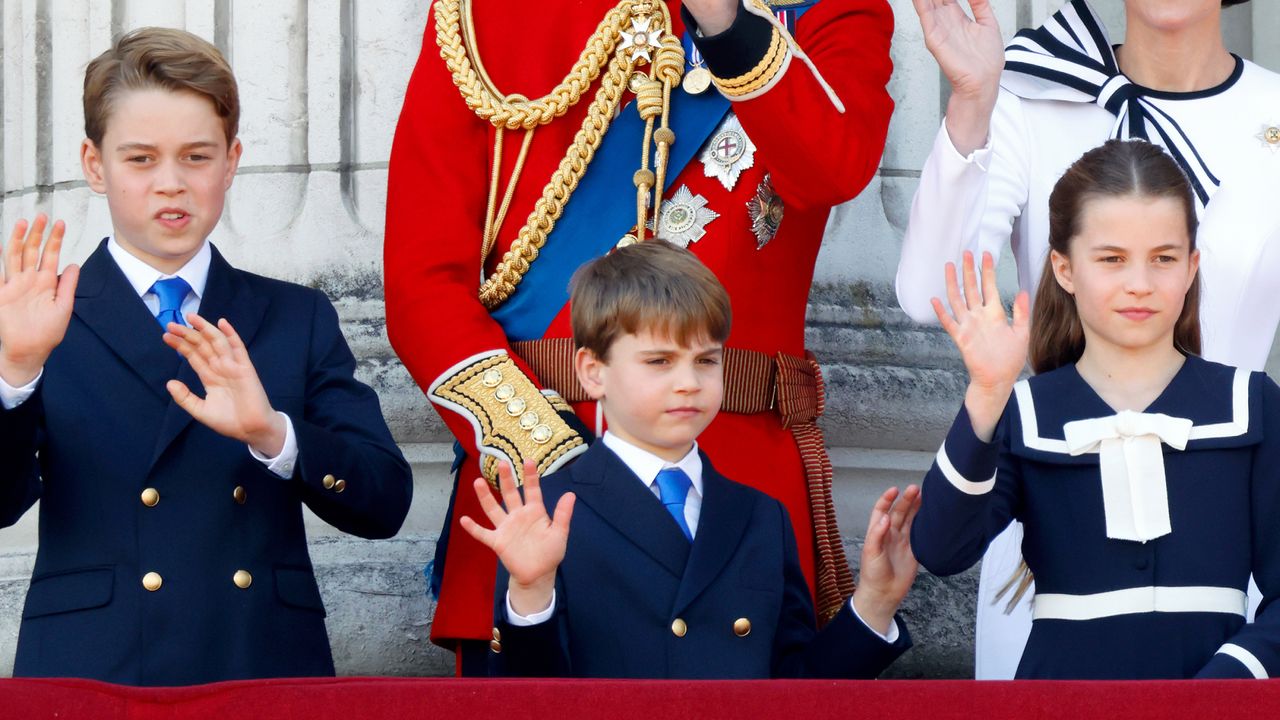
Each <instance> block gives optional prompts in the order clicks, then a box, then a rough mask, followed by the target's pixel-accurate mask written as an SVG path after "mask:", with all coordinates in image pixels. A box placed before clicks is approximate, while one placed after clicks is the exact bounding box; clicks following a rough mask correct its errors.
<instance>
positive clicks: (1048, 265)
mask: <svg viewBox="0 0 1280 720" xmlns="http://www.w3.org/2000/svg"><path fill="white" fill-rule="evenodd" d="M1125 196H1132V197H1140V198H1172V199H1174V200H1177V201H1178V202H1179V204H1180V205H1181V206H1182V209H1183V212H1184V214H1185V216H1186V221H1187V237H1188V238H1189V239H1190V242H1191V247H1190V250H1192V251H1194V250H1195V249H1196V227H1197V225H1198V221H1197V220H1196V206H1195V199H1194V196H1193V195H1192V190H1191V183H1190V182H1188V181H1187V176H1186V175H1185V174H1183V172H1182V169H1181V168H1179V167H1178V164H1177V163H1176V162H1174V160H1173V158H1171V157H1169V155H1168V154H1167V153H1165V151H1164V150H1162V149H1160V147H1158V146H1156V145H1152V144H1151V143H1149V142H1146V141H1145V140H1108V141H1107V142H1106V143H1105V144H1104V145H1102V146H1100V147H1096V148H1094V149H1092V150H1090V151H1089V152H1087V153H1085V154H1084V155H1083V156H1081V158H1080V159H1079V160H1077V161H1075V163H1074V164H1072V166H1071V167H1070V168H1068V169H1067V172H1066V173H1065V174H1063V176H1062V177H1061V178H1060V179H1059V180H1058V183H1057V184H1056V185H1054V186H1053V193H1052V194H1051V195H1050V196H1049V248H1050V250H1054V251H1057V252H1058V254H1060V255H1063V256H1066V257H1070V256H1071V240H1072V238H1074V237H1075V236H1076V235H1078V234H1079V232H1080V221H1081V218H1082V216H1083V215H1084V207H1085V204H1086V203H1087V202H1089V201H1090V200H1093V199H1095V198H1102V197H1125ZM1173 343H1174V347H1176V348H1178V349H1179V350H1181V351H1182V352H1184V353H1188V354H1192V355H1199V354H1200V277H1199V275H1198V274H1197V276H1196V277H1195V279H1194V280H1192V282H1191V287H1190V288H1189V289H1188V290H1187V298H1186V302H1184V303H1183V304H1182V314H1181V315H1179V316H1178V322H1177V324H1176V325H1175V326H1174V330H1173ZM1030 352H1031V369H1032V370H1033V371H1034V372H1036V373H1043V372H1048V371H1050V370H1054V369H1056V368H1060V367H1062V366H1063V365H1068V364H1070V363H1074V362H1076V361H1077V360H1079V359H1080V355H1081V354H1082V353H1083V352H1084V328H1083V327H1082V326H1081V324H1080V315H1079V313H1078V312H1077V311H1076V300H1075V298H1074V297H1072V296H1071V294H1070V293H1068V292H1067V291H1066V290H1064V289H1063V288H1062V286H1061V285H1059V284H1058V280H1057V278H1056V277H1054V275H1053V264H1052V253H1046V255H1045V259H1044V270H1043V272H1042V273H1041V275H1040V286H1039V288H1038V289H1037V290H1036V301H1035V308H1034V309H1033V310H1032V312H1031V348H1030Z"/></svg>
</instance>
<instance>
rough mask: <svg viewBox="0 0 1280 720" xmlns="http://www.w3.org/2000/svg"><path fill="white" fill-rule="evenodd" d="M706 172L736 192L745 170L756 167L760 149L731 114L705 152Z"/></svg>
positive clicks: (704, 166) (703, 170)
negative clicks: (735, 189)
mask: <svg viewBox="0 0 1280 720" xmlns="http://www.w3.org/2000/svg"><path fill="white" fill-rule="evenodd" d="M700 159H701V160H702V172H703V174H704V175H706V176H707V177H713V178H717V179H719V180H720V184H721V185H724V189H725V190H729V191H731V192H732V191H733V186H734V185H737V184H738V176H739V175H741V174H742V171H743V170H746V169H747V168H750V167H753V166H754V165H755V164H756V146H755V145H754V144H753V143H752V142H751V138H749V137H747V133H746V131H745V130H743V129H742V122H740V121H739V120H738V116H737V115H734V114H733V113H729V114H728V115H726V116H725V118H724V122H722V123H721V124H720V127H719V128H718V129H717V130H716V134H715V135H713V136H712V137H711V141H710V142H708V143H707V144H706V146H705V147H704V148H703V150H702V157H701V158H700Z"/></svg>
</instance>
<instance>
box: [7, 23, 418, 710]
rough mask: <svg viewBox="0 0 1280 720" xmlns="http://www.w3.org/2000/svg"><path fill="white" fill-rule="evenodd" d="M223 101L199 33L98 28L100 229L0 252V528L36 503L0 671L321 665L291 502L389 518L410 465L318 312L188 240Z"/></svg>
mask: <svg viewBox="0 0 1280 720" xmlns="http://www.w3.org/2000/svg"><path fill="white" fill-rule="evenodd" d="M238 108H239V105H238V99H237V93H236V83H235V78H234V76H233V75H232V74H231V69H230V67H229V66H228V65H227V63H226V61H225V60H224V59H223V58H222V56H221V55H220V54H219V53H218V51H217V50H216V49H215V48H214V47H213V46H212V45H210V44H208V43H207V42H205V41H203V40H200V39H199V38H197V37H195V36H193V35H190V34H189V33H185V32H181V31H175V30H162V29H158V28H144V29H142V30H138V31H135V32H132V33H130V34H128V35H126V36H124V37H123V38H120V39H119V40H118V41H117V42H116V43H115V44H114V45H113V47H112V48H111V49H109V50H108V51H106V52H105V53H103V54H102V55H101V56H99V57H98V58H97V59H95V60H94V61H93V62H91V63H90V64H89V67H88V69H87V71H86V77H85V97H84V109H85V131H86V135H87V136H88V137H87V139H86V140H85V141H84V144H83V146H82V150H81V159H82V161H83V167H84V173H85V177H86V179H87V180H88V183H89V186H90V187H91V188H92V189H93V190H95V191H97V192H100V193H104V194H105V195H106V197H107V204H108V207H109V208H110V211H111V221H112V225H113V227H114V234H113V235H112V236H111V237H110V238H108V239H106V240H104V241H103V242H102V244H101V245H100V246H99V247H98V249H97V251H95V252H94V253H93V254H92V255H91V256H90V257H89V259H88V260H87V261H86V262H85V264H84V267H83V269H79V270H77V268H76V267H74V266H71V267H68V268H67V269H66V270H65V271H64V272H63V273H62V275H61V277H60V278H59V276H58V274H57V268H58V253H59V250H60V249H61V244H62V237H63V233H64V226H63V224H62V223H61V222H57V223H55V224H54V226H53V229H52V232H51V234H50V236H49V240H48V243H47V245H46V246H45V249H44V252H43V257H42V256H41V251H40V246H41V241H42V239H43V236H44V231H45V227H46V224H47V221H46V219H45V218H44V217H43V216H39V217H37V218H36V220H35V222H34V223H33V224H32V225H31V226H30V228H29V230H28V228H27V225H26V223H25V221H22V222H19V223H18V225H17V227H16V228H15V229H14V232H13V235H12V236H11V238H10V240H9V243H8V245H7V247H6V248H5V252H4V266H5V279H4V282H3V284H2V285H0V457H3V458H4V461H3V463H0V522H2V523H3V524H4V525H10V524H13V523H14V522H16V521H17V520H18V518H19V517H20V516H21V515H22V514H23V513H24V512H26V510H27V509H28V508H30V507H31V505H32V504H33V503H35V502H36V500H40V501H41V503H40V546H39V550H38V552H37V555H36V563H35V571H34V573H33V575H32V578H31V588H30V590H29V591H28V593H27V601H26V606H25V608H24V609H23V615H22V618H23V619H22V626H21V631H20V634H19V638H18V652H17V657H16V660H15V665H14V674H15V675H25V676H79V677H88V678H96V679H99V680H107V681H111V682H117V683H126V684H139V685H181V684H191V683H202V682H211V681H215V680H229V679H233V678H253V677H272V676H296V675H332V674H333V660H332V657H331V655H330V650H329V643H328V637H327V635H326V632H325V624H324V617H325V610H324V605H323V604H322V602H321V599H320V594H319V592H318V590H317V587H316V581H315V577H314V576H313V573H312V568H311V560H310V558H309V556H308V553H307V544H306V534H305V532H304V530H303V522H302V505H303V503H305V504H306V505H307V506H308V507H310V508H311V509H312V510H314V511H315V512H316V514H317V515H319V516H320V517H322V518H324V519H325V520H327V521H328V522H330V523H331V524H333V525H334V526H336V527H338V528H339V529H341V530H344V531H346V532H350V533H353V534H356V535H360V536H362V537H368V538H385V537H390V536H392V535H394V534H395V533H396V532H397V530H398V529H399V528H400V525H401V523H402V522H403V520H404V517H405V514H406V513H407V511H408V507H409V500H410V495H411V492H412V479H411V475H410V471H409V467H408V465H407V464H406V463H405V461H404V458H403V456H402V455H401V454H400V451H399V450H398V449H397V447H396V444H395V443H394V442H393V440H392V438H391V435H390V433H389V432H388V430H387V427H386V424H385V422H384V421H383V419H382V415H381V411H380V409H379V405H378V398H377V396H376V395H375V394H374V393H373V391H372V390H371V389H370V388H368V387H367V386H365V385H363V384H361V383H359V382H357V381H356V380H355V378H354V376H353V371H354V369H355V360H354V358H353V356H352V354H351V351H350V350H349V349H348V347H347V344H346V341H345V340H344V339H343V337H342V333H341V332H340V330H339V327H338V318H337V314H336V313H335V312H334V309H333V306H332V305H331V304H330V303H329V301H328V300H327V299H326V298H325V297H324V295H323V294H322V293H320V292H318V291H316V290H311V289H308V288H304V287H301V286H298V285H293V284H290V283H285V282H280V281H277V280H269V279H267V278H264V277H259V276H257V275H252V274H250V273H247V272H242V271H240V270H236V269H235V268H233V267H231V266H230V265H229V264H227V262H226V261H225V260H223V259H222V256H221V255H220V254H219V253H218V251H217V250H215V249H214V248H213V247H212V246H211V245H210V244H209V242H208V240H207V237H208V235H209V233H210V232H211V231H212V230H213V228H214V226H215V225H216V224H217V222H218V218H219V217H220V215H221V213H222V207H223V201H224V197H225V194H226V191H227V189H228V188H229V187H230V185H231V181H232V178H233V176H234V175H235V170H236V166H237V164H238V162H239V159H240V154H241V145H240V141H239V140H238V139H237V138H236V124H237V118H238V114H239V109H238ZM24 233H25V237H24ZM197 311H198V313H197ZM205 317H208V318H215V319H217V320H216V322H210V321H208V320H205V319H204V318H205ZM187 323H189V325H188V324H187ZM175 350H176V352H175Z"/></svg>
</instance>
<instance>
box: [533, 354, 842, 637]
mask: <svg viewBox="0 0 1280 720" xmlns="http://www.w3.org/2000/svg"><path fill="white" fill-rule="evenodd" d="M511 350H512V352H513V353H515V354H516V355H517V356H518V357H519V358H520V359H521V360H523V361H524V362H525V364H526V365H528V366H529V369H530V370H532V371H533V374H534V375H535V376H536V377H537V379H538V381H540V382H541V384H542V387H545V388H550V389H552V390H555V391H556V392H558V393H560V395H561V397H563V398H564V399H565V400H567V401H569V402H588V401H590V400H591V398H590V397H589V396H588V395H587V393H586V390H584V389H583V387H582V385H581V384H580V383H579V382H578V375H577V372H576V371H575V370H574V368H573V354H574V346H573V339H572V338H546V339H542V340H524V341H521V342H515V343H512V344H511ZM825 396H826V392H825V388H824V385H823V382H822V371H821V370H820V369H819V367H818V361H817V359H816V358H814V356H813V353H806V357H803V358H799V357H795V356H794V355H786V354H783V353H778V354H777V355H766V354H764V353H760V352H755V351H753V350H742V349H739V348H725V351H724V400H723V401H722V402H721V403H720V410H721V412H730V413H739V414H746V415H753V414H756V413H762V412H776V413H777V414H778V420H779V422H780V423H781V424H782V427H784V428H787V429H789V430H791V434H792V436H793V437H794V438H795V441H796V447H797V448H798V449H799V451H800V458H801V460H802V461H803V462H804V470H805V478H806V480H807V481H808V485H809V510H810V513H811V519H812V521H813V539H814V557H815V559H816V566H817V567H816V568H815V573H816V577H815V582H816V585H817V600H816V604H817V608H818V617H819V620H820V621H822V622H823V623H825V622H827V621H829V620H830V619H831V618H833V617H835V615H836V613H838V612H839V611H840V608H841V607H842V606H843V604H844V601H845V599H846V598H848V597H849V596H850V595H852V594H853V589H854V585H853V573H852V572H851V571H850V570H849V562H848V560H847V559H846V558H845V554H844V543H843V542H842V540H841V537H840V529H839V527H838V526H837V524H836V512H835V503H834V501H833V500H832V497H831V480H832V476H833V472H832V469H831V461H830V459H829V458H828V457H827V450H826V445H825V443H824V441H823V438H822V430H820V429H819V428H818V422H817V421H818V418H819V417H820V416H821V415H822V410H823V405H824V398H825Z"/></svg>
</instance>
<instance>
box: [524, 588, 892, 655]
mask: <svg viewBox="0 0 1280 720" xmlns="http://www.w3.org/2000/svg"><path fill="white" fill-rule="evenodd" d="M508 607H510V606H508ZM849 609H850V610H852V611H853V616H854V617H856V618H858V622H860V623H862V624H863V625H866V626H867V629H868V630H870V631H871V632H873V633H875V635H876V637H878V638H880V639H881V640H883V641H885V642H887V643H889V644H890V645H892V644H894V643H896V642H898V621H897V619H893V620H890V621H889V632H887V633H881V632H880V631H879V630H876V629H875V628H873V627H871V626H870V625H867V621H866V620H863V619H862V616H861V615H859V614H858V608H856V607H854V605H853V598H852V597H850V598H849ZM513 624H514V623H513Z"/></svg>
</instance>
